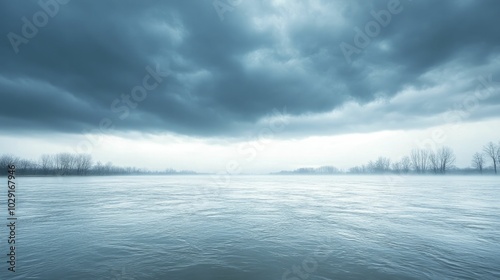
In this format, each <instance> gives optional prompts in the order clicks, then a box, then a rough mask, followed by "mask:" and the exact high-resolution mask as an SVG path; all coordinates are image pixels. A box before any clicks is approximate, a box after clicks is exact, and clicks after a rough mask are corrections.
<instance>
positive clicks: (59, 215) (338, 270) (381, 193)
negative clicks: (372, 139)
mask: <svg viewBox="0 0 500 280" xmlns="http://www.w3.org/2000/svg"><path fill="white" fill-rule="evenodd" d="M3 179H5V188H3V189H4V190H3V191H2V195H3V196H4V197H6V190H7V187H6V178H3ZM3 179H2V180H3ZM217 183H218V182H215V181H214V180H213V179H212V178H210V177H209V176H158V177H155V176H130V177H52V178H50V177H49V178H37V177H31V178H20V179H18V182H17V185H18V205H17V207H18V212H17V215H18V217H19V220H18V222H17V223H18V227H17V244H16V245H17V254H18V262H17V272H16V273H15V274H13V273H10V272H8V271H7V266H6V262H5V261H6V260H7V257H6V255H5V254H6V253H7V245H8V244H7V238H6V236H7V235H8V232H7V229H6V228H4V229H3V230H2V231H1V232H0V236H1V239H0V242H1V244H4V245H2V246H1V250H2V253H1V255H2V256H5V257H3V258H4V260H2V265H1V271H0V279H203V280H208V279H214V280H215V279H217V280H224V279H228V280H229V279H256V280H266V279H293V280H297V279H311V280H314V279H318V280H319V279H500V179H499V178H498V177H486V176H485V177H479V176H478V177H465V176H445V177H434V176H429V177H412V176H410V177H398V176H392V177H387V176H374V177H372V176H359V177H357V176H235V177H232V178H231V180H230V182H229V184H228V185H226V186H220V185H218V184H217ZM4 200H5V199H2V201H4ZM1 207H2V208H4V209H5V211H4V210H2V211H1V212H0V213H2V216H1V218H2V219H3V220H4V221H6V218H7V215H6V212H7V210H6V208H7V206H6V205H5V203H2V206H1ZM3 252H5V253H3Z"/></svg>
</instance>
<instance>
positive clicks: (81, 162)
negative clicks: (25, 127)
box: [0, 153, 195, 176]
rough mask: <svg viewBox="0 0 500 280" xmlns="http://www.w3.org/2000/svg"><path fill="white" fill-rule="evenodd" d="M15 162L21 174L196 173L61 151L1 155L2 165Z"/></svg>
mask: <svg viewBox="0 0 500 280" xmlns="http://www.w3.org/2000/svg"><path fill="white" fill-rule="evenodd" d="M10 164H14V165H15V166H16V173H17V174H20V175H52V176H70V175H76V176H85V175H141V174H158V175H160V174H195V172H192V171H175V170H173V169H166V170H164V171H149V170H147V169H140V168H137V167H118V166H115V165H113V163H111V162H108V163H106V164H103V163H101V162H100V161H98V162H96V163H93V161H92V156H91V155H88V154H70V153H59V154H55V155H42V156H41V157H40V159H39V160H28V159H22V158H19V157H15V156H13V155H2V156H0V166H4V167H5V168H6V166H7V165H10ZM2 175H3V174H2Z"/></svg>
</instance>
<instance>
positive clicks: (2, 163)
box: [0, 155, 19, 168]
mask: <svg viewBox="0 0 500 280" xmlns="http://www.w3.org/2000/svg"><path fill="white" fill-rule="evenodd" d="M18 162H19V158H17V157H14V156H13V155H2V156H1V157H0V168H7V165H10V164H17V163H18Z"/></svg>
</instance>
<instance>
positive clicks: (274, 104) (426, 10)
mask: <svg viewBox="0 0 500 280" xmlns="http://www.w3.org/2000/svg"><path fill="white" fill-rule="evenodd" d="M498 11H500V2H499V1H495V0H485V1H472V0H470V1H469V0H461V1H451V0H448V1H411V0H400V1H397V0H380V1H332V0H311V1H304V0H301V1H299V0H287V1H285V0H267V1H260V0H255V1H250V0H216V1H213V0H168V1H160V0H154V1H153V0H145V1H118V0H116V1H111V0H108V1H82V0H71V1H68V0H40V1H11V0H1V1H0V34H2V36H3V39H2V40H1V41H0V100H1V101H0V145H1V147H2V148H1V150H0V152H2V153H13V154H18V155H21V156H25V157H32V158H36V157H38V156H39V155H41V154H42V153H46V152H60V151H70V152H71V151H74V152H87V153H91V154H92V155H93V156H94V158H95V159H97V160H102V161H108V160H111V161H113V162H114V163H115V164H118V165H135V166H144V167H150V168H153V169H161V168H163V167H174V168H179V169H184V168H186V169H198V170H200V171H209V172H216V171H218V170H221V169H224V168H225V167H226V166H227V165H228V162H232V161H236V162H239V163H240V165H245V166H246V168H243V169H244V171H247V172H265V171H276V170H281V169H290V168H295V167H298V166H302V165H309V166H312V165H336V166H339V167H344V168H347V167H348V166H350V165H355V164H361V163H364V162H366V161H368V160H370V159H375V158H376V157H377V156H378V155H385V156H389V157H392V158H393V159H397V158H398V157H400V156H402V155H404V154H405V153H408V152H409V151H410V150H411V149H412V148H415V147H430V148H433V147H436V146H441V145H447V146H451V147H452V148H453V149H454V150H455V152H456V154H457V165H459V166H462V167H464V166H468V165H469V164H470V159H471V156H472V153H473V152H475V151H478V150H480V149H481V146H482V145H483V144H485V143H486V142H489V141H495V142H498V141H499V140H500V133H499V130H498V127H499V124H500V113H499V112H500V110H499V109H500V68H499V63H500V32H498V26H499V23H500V20H499V17H498ZM497 81H498V82H497ZM243 163H245V164H243Z"/></svg>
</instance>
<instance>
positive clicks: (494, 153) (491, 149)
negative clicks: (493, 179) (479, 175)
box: [483, 142, 500, 174]
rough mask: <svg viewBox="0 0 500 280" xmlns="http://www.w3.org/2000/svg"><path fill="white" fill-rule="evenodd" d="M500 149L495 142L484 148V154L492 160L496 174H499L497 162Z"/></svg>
mask: <svg viewBox="0 0 500 280" xmlns="http://www.w3.org/2000/svg"><path fill="white" fill-rule="evenodd" d="M499 150H500V147H497V145H495V144H493V142H489V143H488V144H486V145H485V146H484V147H483V152H484V154H485V155H486V156H487V157H490V158H491V161H492V162H493V170H494V171H495V174H497V161H498V157H499V153H500V151H499Z"/></svg>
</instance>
